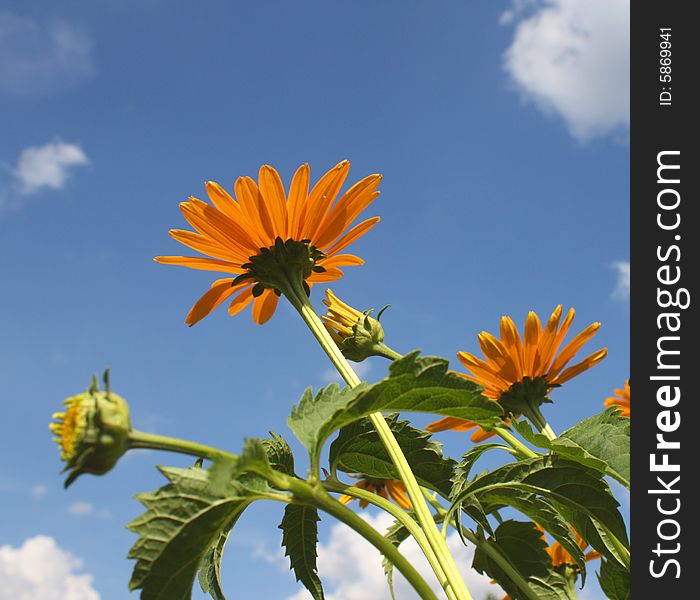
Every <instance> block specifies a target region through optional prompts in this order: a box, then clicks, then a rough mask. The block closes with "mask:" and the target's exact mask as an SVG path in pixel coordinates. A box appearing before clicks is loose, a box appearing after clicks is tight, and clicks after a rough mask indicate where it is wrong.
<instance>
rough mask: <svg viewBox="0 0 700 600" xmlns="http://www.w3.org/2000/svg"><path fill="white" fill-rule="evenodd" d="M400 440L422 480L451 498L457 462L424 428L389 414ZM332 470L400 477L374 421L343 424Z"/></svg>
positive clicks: (334, 448) (332, 449) (332, 450)
mask: <svg viewBox="0 0 700 600" xmlns="http://www.w3.org/2000/svg"><path fill="white" fill-rule="evenodd" d="M386 419H387V423H388V425H389V427H390V428H391V430H392V432H393V433H394V436H395V437H396V441H397V442H398V444H399V446H400V447H401V450H402V451H403V453H404V455H405V456H406V459H407V460H408V462H409V464H410V465H411V468H412V470H413V473H414V474H415V476H416V478H417V479H418V482H419V483H420V484H421V485H423V486H425V487H427V488H430V489H432V490H435V491H437V492H439V493H440V494H442V495H443V496H444V497H446V498H447V497H449V495H450V490H451V488H452V483H451V478H452V475H453V472H454V467H455V465H456V462H455V461H454V460H452V459H451V458H444V457H443V456H442V450H441V444H440V443H438V442H436V441H434V440H432V439H431V438H430V434H429V433H427V432H426V431H423V430H422V429H416V428H415V427H411V425H410V423H409V422H408V421H399V420H398V415H396V414H394V415H389V416H387V417H386ZM329 462H330V465H331V471H332V472H335V471H336V470H338V469H340V470H341V471H345V472H347V473H362V474H363V475H367V476H369V477H376V478H378V479H399V478H400V477H399V473H398V471H397V469H396V467H395V466H394V463H393V462H392V460H391V457H390V456H389V453H388V452H387V450H386V448H385V446H384V443H383V442H382V440H381V438H380V437H379V434H378V433H377V431H376V430H375V428H374V426H373V425H372V422H371V421H370V420H369V419H367V418H364V419H360V420H358V421H355V422H353V423H351V424H350V425H346V426H345V427H343V428H342V429H341V430H340V432H339V434H338V437H337V438H336V439H335V440H334V441H333V443H332V444H331V446H330V452H329Z"/></svg>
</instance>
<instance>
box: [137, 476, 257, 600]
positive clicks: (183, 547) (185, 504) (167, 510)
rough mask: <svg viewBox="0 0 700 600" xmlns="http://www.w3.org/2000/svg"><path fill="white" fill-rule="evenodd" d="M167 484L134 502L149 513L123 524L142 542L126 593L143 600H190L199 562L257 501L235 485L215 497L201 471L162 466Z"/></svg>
mask: <svg viewBox="0 0 700 600" xmlns="http://www.w3.org/2000/svg"><path fill="white" fill-rule="evenodd" d="M160 471H161V473H163V475H165V477H166V478H167V479H168V481H169V483H168V484H166V485H165V486H163V487H161V488H160V489H158V490H155V491H154V492H151V493H148V494H141V495H139V496H137V498H138V499H139V500H140V501H141V503H142V504H143V505H144V506H145V507H146V509H147V511H146V512H145V513H144V514H143V515H141V516H140V517H138V518H136V519H134V520H133V521H132V522H131V523H129V524H128V525H127V527H128V528H129V529H131V530H132V531H134V532H135V533H137V534H138V535H139V536H140V537H139V539H138V541H137V542H136V543H135V544H134V545H133V547H132V548H131V550H130V552H129V558H134V559H136V564H135V566H134V571H133V575H132V577H131V581H130V583H129V589H132V590H133V589H137V588H140V589H141V590H142V591H141V598H142V600H188V599H189V598H190V596H191V593H192V586H193V584H194V579H195V575H196V572H197V568H198V566H199V564H200V562H201V560H202V557H203V556H204V554H205V553H206V552H207V550H208V549H209V547H210V546H211V545H212V543H213V542H214V541H215V540H216V539H217V538H218V536H219V534H220V532H221V531H222V529H223V528H224V527H225V526H226V525H227V523H229V522H230V521H231V520H232V519H233V517H234V516H235V515H236V514H237V513H239V512H240V511H241V510H243V508H245V506H246V505H247V504H249V503H250V502H252V501H253V500H255V499H256V497H255V496H254V495H251V494H249V493H248V492H247V491H246V490H245V489H244V488H243V487H242V486H240V485H238V484H237V483H236V482H230V484H229V485H228V486H227V488H226V489H225V490H223V491H222V492H215V491H214V490H213V488H212V486H211V484H210V481H209V479H208V477H207V474H206V472H205V471H203V470H202V469H199V468H192V467H190V468H189V469H175V468H166V467H160Z"/></svg>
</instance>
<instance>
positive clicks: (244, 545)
mask: <svg viewBox="0 0 700 600" xmlns="http://www.w3.org/2000/svg"><path fill="white" fill-rule="evenodd" d="M526 4H527V3H526ZM522 5H523V3H519V2H516V3H511V2H506V1H501V2H481V3H476V2H440V3H437V4H436V3H422V2H415V1H412V2H401V3H399V2H395V1H393V0H392V1H386V2H382V3H370V2H355V3H338V2H304V3H287V2H267V1H266V2H247V3H244V2H236V3H231V2H213V1H212V2H205V3H198V4H193V3H184V2H183V3H174V4H173V3H165V2H163V1H160V0H149V1H148V2H133V1H127V2H121V3H117V2H112V1H108V0H101V1H100V2H97V3H95V2H84V1H78V0H75V1H72V2H64V3H60V4H57V3H50V2H38V1H23V2H11V1H10V2H5V3H4V4H3V8H2V9H0V131H2V135H0V273H1V276H2V278H1V281H2V284H1V285H2V288H1V295H0V306H1V308H2V309H1V310H0V329H1V331H2V335H1V336H0V401H1V402H2V406H3V408H4V423H5V431H4V435H3V438H2V439H3V441H2V451H3V454H4V456H5V457H6V459H5V460H4V461H3V465H2V467H0V498H2V505H3V511H2V513H1V515H0V531H1V532H2V536H1V537H0V582H3V578H4V579H6V581H5V582H4V584H5V586H6V587H5V589H10V587H7V586H10V585H15V584H16V583H17V579H12V577H11V576H10V575H8V573H9V572H10V567H8V566H7V565H10V566H11V565H12V564H19V562H18V561H22V560H24V561H30V560H31V559H34V558H36V557H39V556H41V557H44V558H46V559H47V560H49V558H51V559H55V561H56V564H57V565H59V566H58V567H57V569H58V570H59V571H60V569H63V571H60V572H61V573H63V575H61V577H63V579H62V580H61V581H64V582H65V581H66V578H74V581H77V582H78V583H77V584H76V585H78V587H79V588H80V590H82V591H81V592H76V593H75V594H76V595H70V594H69V593H68V592H66V593H65V594H64V595H57V596H56V599H57V600H95V598H97V597H99V598H101V599H102V600H117V599H121V598H125V597H127V592H126V583H127V581H128V578H129V573H130V569H131V562H130V561H127V560H126V559H125V556H126V553H127V551H128V548H129V547H130V545H131V544H132V543H133V542H134V540H135V537H134V536H133V535H132V534H131V533H129V532H128V531H126V530H125V529H124V528H123V524H124V523H125V522H126V521H128V520H130V519H132V518H133V517H135V516H136V515H138V514H139V513H140V511H141V508H140V505H139V504H138V503H137V502H136V501H135V500H134V499H133V497H132V496H133V494H135V493H137V492H141V491H146V490H150V489H153V488H155V487H158V486H160V485H161V484H162V480H161V478H160V476H159V475H158V474H157V473H156V471H155V469H154V465H155V464H159V463H160V464H175V465H184V464H187V461H186V460H182V459H180V458H178V457H173V456H166V455H156V454H154V453H146V452H141V453H133V454H130V455H128V456H127V457H126V458H125V459H124V460H123V461H122V462H121V463H120V464H119V466H118V468H117V469H116V470H115V471H113V472H112V473H110V474H109V475H108V476H106V477H101V478H97V477H89V476H86V477H83V478H82V479H80V480H78V482H77V483H76V484H75V485H74V486H73V487H72V488H71V489H70V490H69V491H67V492H64V491H63V490H62V478H61V476H59V474H58V471H59V469H60V467H61V465H60V463H59V461H58V456H57V450H56V448H55V447H54V445H53V443H52V442H51V438H50V435H49V433H48V431H47V422H48V420H49V418H50V415H51V413H52V412H54V411H55V410H57V408H58V407H59V406H60V403H61V401H62V399H63V398H64V397H66V396H69V395H72V394H74V393H77V392H79V391H81V390H82V389H84V388H85V387H86V386H87V385H88V383H89V380H90V377H91V375H92V373H93V372H96V371H101V370H102V369H103V368H104V367H106V366H110V367H111V370H112V382H113V388H114V389H115V390H116V391H117V392H119V393H120V394H122V395H123V396H124V397H125V398H127V400H128V401H129V402H130V404H131V407H132V411H133V418H134V423H135V426H136V427H138V428H139V429H144V430H150V431H154V432H157V433H162V434H169V435H175V436H181V437H186V438H190V439H194V440H200V441H204V442H208V443H210V444H213V445H220V446H221V447H223V448H227V449H230V450H232V451H236V450H237V449H238V448H239V447H240V445H241V441H242V439H243V438H244V437H246V436H262V435H265V433H266V432H267V431H268V430H269V429H272V430H274V431H276V432H279V433H283V434H285V435H286V436H287V437H288V438H290V437H291V434H289V435H287V433H288V430H287V427H286V418H287V416H288V414H289V411H290V408H291V406H292V404H293V403H295V402H296V401H297V399H298V398H299V396H300V394H301V392H302V391H303V389H304V388H305V387H306V386H307V385H312V386H314V387H318V386H321V385H324V384H325V383H327V382H328V380H329V374H328V372H329V365H328V364H326V362H324V356H323V355H322V353H321V351H320V350H319V349H318V348H317V347H316V346H315V345H314V342H313V340H312V339H311V338H310V336H309V334H307V332H306V331H305V330H304V327H303V324H302V323H301V322H300V321H299V319H298V317H296V316H295V315H294V314H292V312H291V310H288V309H287V307H286V306H284V307H282V309H281V310H278V313H277V314H276V315H275V317H274V318H273V319H272V320H271V321H270V322H269V323H268V324H266V325H264V326H262V327H260V326H255V325H254V324H253V323H252V320H251V318H250V314H249V311H246V312H245V313H243V314H241V315H239V316H237V317H235V318H230V317H228V316H227V314H226V312H225V310H219V311H217V312H215V313H214V314H212V315H210V316H209V317H207V318H206V319H205V320H204V321H202V322H201V323H199V324H198V325H196V326H195V327H194V328H191V329H189V328H187V327H186V326H185V325H184V318H185V315H186V313H187V311H188V309H189V307H190V306H191V304H192V303H193V302H194V301H195V300H196V299H197V298H198V297H199V295H201V293H203V292H204V291H205V290H206V289H208V287H209V284H210V282H211V281H212V280H213V279H214V278H215V276H214V275H212V274H209V273H206V272H200V271H191V270H187V269H181V268H177V267H167V266H162V265H158V264H156V263H154V262H153V261H152V260H151V259H152V257H153V256H155V255H159V254H178V253H180V248H179V247H178V244H177V243H176V242H174V241H173V240H171V239H170V238H169V237H168V236H167V230H168V229H170V228H184V227H185V222H184V220H183V219H182V217H181V215H180V213H179V210H178V203H179V202H180V201H182V200H184V199H186V197H187V196H189V195H195V196H200V197H202V196H204V188H203V182H204V181H206V180H209V179H212V180H214V181H218V182H219V183H221V184H222V185H224V186H225V187H227V188H229V189H231V187H232V184H233V181H234V180H235V178H236V177H238V176H239V175H255V174H256V173H257V170H258V167H259V166H260V165H261V164H264V163H268V164H271V165H273V166H275V167H276V168H277V169H278V170H279V172H280V174H281V176H282V178H283V180H284V181H285V183H286V184H288V182H289V180H290V178H291V175H292V173H293V172H294V170H295V169H296V167H297V166H298V165H299V164H301V163H303V162H309V164H310V165H311V172H312V179H314V180H315V179H316V178H318V177H319V176H320V175H321V174H323V173H324V172H325V171H326V170H327V169H329V168H330V167H332V166H333V165H334V164H336V163H337V162H338V161H340V160H342V159H345V158H347V159H349V160H350V162H351V164H352V167H351V171H350V176H349V179H348V181H352V182H354V181H356V180H358V179H360V178H361V177H364V176H365V175H368V174H370V173H374V172H380V173H382V174H383V175H384V180H383V183H382V185H381V190H382V195H381V196H380V198H379V199H378V200H377V201H376V202H375V204H374V205H373V206H372V207H371V209H370V210H369V211H368V212H367V214H368V216H372V215H374V214H379V215H381V217H382V222H381V223H380V225H378V226H377V227H376V228H375V229H374V230H373V231H372V232H371V233H370V234H368V235H367V236H366V237H364V238H363V239H362V240H361V241H360V242H359V243H357V244H356V246H354V249H355V251H356V252H357V253H358V254H359V255H361V256H362V257H363V258H364V259H365V260H366V261H367V264H366V265H365V266H363V267H358V268H348V269H347V270H346V276H345V277H344V278H343V279H342V280H340V281H339V282H337V283H336V284H334V285H333V286H332V289H333V290H334V291H335V292H336V293H337V294H338V295H339V296H340V297H341V298H343V299H346V300H347V301H349V302H350V303H351V304H353V305H355V306H356V307H358V308H361V309H364V308H369V307H372V306H374V307H381V306H383V305H384V304H387V303H390V304H391V305H392V307H391V308H390V309H389V310H388V311H387V312H386V314H385V316H384V317H383V322H384V324H385V330H386V333H387V340H388V342H389V343H390V345H391V346H393V347H394V348H396V349H397V350H399V351H408V350H410V349H414V348H421V349H423V350H424V351H425V352H426V353H431V354H439V355H443V356H447V357H449V358H451V359H453V361H454V366H455V368H457V365H458V363H457V361H456V360H454V355H455V353H456V352H457V351H458V350H467V351H473V352H476V351H477V350H478V346H477V344H476V334H477V333H478V332H480V331H482V330H488V331H492V332H497V330H498V320H499V318H500V316H501V315H502V314H509V315H511V316H512V317H513V318H514V319H515V320H516V322H517V323H518V324H520V325H522V323H523V322H524V318H525V315H526V314H527V311H528V310H531V309H533V310H535V311H537V312H538V313H539V314H540V316H543V317H544V318H546V317H547V316H548V315H549V313H550V312H551V311H552V310H553V308H554V307H555V306H556V305H557V304H559V303H561V304H563V305H564V306H565V308H568V307H569V306H574V307H575V308H576V310H577V317H576V320H575V322H574V329H575V330H577V331H578V330H580V329H582V328H583V327H585V326H586V325H588V324H589V323H591V322H593V321H601V322H602V324H603V326H602V328H601V330H600V332H599V334H598V335H597V336H596V338H595V339H594V341H593V342H592V343H591V344H590V345H589V348H587V349H589V350H590V351H591V352H592V351H593V350H595V349H598V348H599V347H603V346H606V347H608V349H609V356H608V358H607V359H606V360H605V361H603V363H602V364H601V365H600V366H598V367H596V368H595V369H594V370H593V371H590V372H588V373H586V374H584V375H582V376H581V377H579V378H578V379H577V380H575V381H573V382H571V383H570V384H567V385H566V386H565V387H564V388H563V389H561V390H557V391H555V392H554V394H553V398H554V399H555V404H554V405H553V406H550V407H547V411H548V412H547V416H548V417H549V418H550V421H551V423H552V425H553V427H554V429H555V430H562V429H564V428H566V427H569V426H571V425H573V424H574V423H575V422H576V421H577V420H579V419H581V418H584V417H586V416H589V415H591V414H593V413H594V412H598V411H599V410H600V408H601V403H602V401H603V400H604V398H605V397H606V396H608V395H609V394H610V392H611V391H612V390H613V389H614V388H616V387H620V386H621V385H622V383H623V381H624V380H625V379H626V378H627V377H628V372H629V368H628V361H629V305H628V301H627V297H626V290H628V289H629V282H628V279H627V284H626V285H625V281H624V273H625V268H627V269H628V266H627V265H628V263H627V261H628V258H629V226H628V212H629V185H628V172H629V146H628V141H627V137H628V132H627V119H628V116H627V112H626V111H627V103H628V96H626V94H628V79H627V77H628V74H627V61H628V56H627V55H626V54H625V52H626V50H627V38H625V35H621V34H620V31H621V30H620V28H619V27H618V26H619V25H620V24H622V27H623V29H622V32H623V33H624V26H625V25H626V22H627V21H626V15H627V12H628V8H629V3H628V2H625V1H624V0H618V1H616V2H612V3H609V7H608V8H605V7H603V3H602V2H601V1H600V0H596V1H595V2H589V3H585V2H582V1H581V0H578V1H577V2H569V3H563V2H559V1H555V2H552V3H550V4H548V5H546V6H545V5H543V4H539V3H537V2H534V3H529V4H528V6H527V7H525V8H524V9H523V8H522ZM606 6H607V5H606ZM615 19H617V21H615ZM611 20H612V23H611ZM581 28H583V31H584V33H585V32H586V28H588V33H589V35H583V36H580V35H579V34H577V33H576V32H577V31H580V30H581ZM552 32H555V33H557V35H555V36H552V35H547V34H548V33H552ZM627 35H628V31H627ZM611 52H612V53H611ZM603 55H604V56H603ZM562 57H563V58H562ZM611 57H612V58H611ZM559 59H561V60H559ZM605 61H608V62H607V63H606V62H605ZM601 64H605V65H607V66H606V69H607V70H605V74H604V75H602V74H601V73H603V71H601V70H599V69H598V67H599V66H600V65H601ZM596 74H601V75H600V77H598V76H597V75H596ZM627 273H628V271H627ZM320 296H321V288H320V287H319V288H317V289H315V290H314V297H313V300H314V301H315V302H316V303H317V305H319V306H320ZM368 364H369V367H364V368H363V372H364V375H365V377H366V378H367V379H369V380H376V379H379V378H381V377H382V376H383V374H384V372H385V369H386V364H385V363H382V362H381V361H378V360H377V361H372V362H371V363H368ZM416 422H417V423H425V422H426V419H425V418H423V417H417V418H416ZM440 439H441V441H444V443H445V449H446V452H447V453H448V454H451V455H453V456H458V455H459V454H460V453H461V452H463V451H464V450H465V449H466V448H467V447H468V446H469V442H468V440H467V438H466V437H465V436H464V434H458V433H446V434H442V435H441V437H440ZM299 456H300V457H302V456H303V455H302V454H301V453H299ZM300 460H302V459H300ZM278 512H279V511H278V509H277V507H274V506H267V505H262V506H260V507H255V508H253V509H252V510H251V511H250V513H249V514H246V516H245V518H244V519H242V520H241V522H240V525H239V526H238V528H237V532H236V535H235V536H234V539H233V541H232V542H231V544H230V546H229V549H228V555H227V557H226V559H225V564H224V578H225V579H224V581H225V583H226V584H228V586H229V589H234V587H235V586H240V588H241V590H242V591H241V592H239V594H238V596H239V597H243V598H245V597H250V596H251V593H252V592H253V590H255V593H256V594H258V595H260V596H261V597H269V598H283V599H284V598H291V597H292V596H294V595H295V594H296V592H297V586H296V584H295V583H294V580H293V577H292V576H291V575H290V574H288V573H287V572H286V567H285V565H284V562H283V561H282V560H281V559H280V558H279V556H280V555H279V552H278V546H279V535H278V534H279V532H278V530H277V529H276V525H277V519H278V518H279V517H278V514H277V513H278ZM272 518H274V519H275V520H274V521H273V522H270V519H272ZM330 526H331V523H330V519H325V520H324V526H323V530H322V539H323V541H324V543H326V542H328V547H327V550H328V553H329V556H330V554H331V550H332V548H331V542H332V541H333V539H335V538H333V535H336V534H337V535H341V534H339V533H338V532H337V531H331V528H330ZM37 536H46V537H39V538H38V537H37ZM329 536H330V537H329ZM49 538H50V541H47V540H49ZM37 539H39V540H40V542H41V543H38V542H36V540H37ZM27 540H30V541H31V540H34V545H31V546H27V543H28V542H27ZM52 544H53V545H52ZM42 552H43V553H44V554H42ZM33 553H34V554H33ZM47 557H48V558H47ZM71 557H72V558H71ZM75 557H77V558H79V559H80V560H81V561H82V564H81V566H77V565H76V564H75V563H74V562H72V561H74V559H75ZM36 560H38V558H36ZM13 561H14V562H13ZM325 564H327V565H328V566H327V569H328V573H330V574H332V576H333V577H335V578H336V579H331V581H330V583H329V590H331V591H334V593H335V596H333V595H332V594H331V596H332V597H333V598H336V599H337V600H341V598H342V600H353V598H354V597H353V596H352V594H353V593H354V592H352V591H349V590H350V588H349V587H346V588H343V585H345V586H348V585H351V582H350V583H349V582H348V581H346V580H344V579H343V577H344V575H343V574H342V573H337V572H333V568H334V566H333V565H331V558H328V559H327V560H326V563H325ZM322 566H323V565H322ZM59 567H60V568H59ZM84 575H90V576H92V582H91V583H90V582H89V581H88V580H87V579H85V578H83V579H81V577H82V576H84ZM322 575H323V573H322ZM593 579H595V578H594V577H591V581H592V580H593ZM71 581H73V580H71ZM8 582H9V583H8ZM81 586H82V587H81ZM0 587H2V585H0ZM37 589H39V588H37ZM6 593H9V592H6ZM37 593H38V592H37ZM56 593H58V592H56ZM95 593H97V594H99V596H96V595H95ZM382 593H383V592H382ZM2 594H3V592H2V591H0V598H3V600H4V598H5V596H3V595H2ZM81 594H82V595H81ZM7 597H8V598H9V597H10V596H7ZM12 597H13V598H14V597H16V596H12ZM27 597H28V598H29V597H30V596H27ZM36 597H37V598H38V597H42V598H44V596H36ZM133 597H136V596H135V595H134V596H133ZM196 597H198V596H196ZM301 597H302V596H299V598H301ZM376 597H377V599H379V598H383V596H381V595H377V596H376ZM588 597H589V598H593V597H595V596H594V595H592V594H591V595H590V596H588ZM49 600H50V599H49Z"/></svg>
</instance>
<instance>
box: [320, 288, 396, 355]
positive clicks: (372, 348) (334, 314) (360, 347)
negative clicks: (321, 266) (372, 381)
mask: <svg viewBox="0 0 700 600" xmlns="http://www.w3.org/2000/svg"><path fill="white" fill-rule="evenodd" d="M323 303H324V304H325V305H326V306H327V307H328V314H327V315H326V316H323V317H322V319H323V322H324V324H325V326H326V329H327V330H328V332H329V333H330V334H331V337H332V338H333V340H334V341H335V343H336V344H337V345H338V348H340V350H341V352H342V353H343V355H344V356H345V358H348V359H349V360H354V361H355V362H361V361H363V360H364V359H365V358H367V357H368V356H387V350H388V348H387V347H386V346H385V345H384V329H383V328H382V326H381V324H380V323H379V317H381V314H382V312H383V311H384V308H383V309H382V310H381V311H379V314H378V315H377V318H376V319H373V318H372V317H371V316H370V315H371V314H372V312H373V310H367V311H365V312H360V311H359V310H357V309H354V308H352V307H351V306H349V305H347V304H345V302H343V301H341V300H340V299H339V298H338V297H337V296H336V295H335V294H334V293H333V292H332V291H331V290H326V299H325V300H324V301H323ZM385 308H386V307H385ZM391 358H393V356H392V357H391Z"/></svg>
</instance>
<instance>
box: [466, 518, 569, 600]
mask: <svg viewBox="0 0 700 600" xmlns="http://www.w3.org/2000/svg"><path fill="white" fill-rule="evenodd" d="M541 536H542V534H541V532H540V531H539V530H538V529H537V528H536V527H535V525H534V524H533V523H530V522H527V523H525V522H522V521H504V522H503V523H501V524H500V525H499V526H498V527H497V528H496V531H495V535H494V537H493V538H489V539H488V540H486V541H485V542H483V543H482V544H478V545H477V547H476V550H475V552H474V562H473V564H472V566H473V567H474V569H476V570H477V571H479V572H480V573H484V574H486V575H488V576H489V577H491V578H493V579H495V580H496V581H497V582H498V583H499V585H500V586H501V587H502V588H503V589H504V590H505V591H506V592H508V594H509V595H510V597H511V598H512V599H513V600H521V599H522V598H525V596H524V595H523V593H522V592H521V590H520V588H519V587H518V585H517V584H516V583H515V582H514V581H513V580H512V579H511V578H510V577H509V575H508V574H507V572H506V571H505V570H504V569H502V568H501V567H500V566H499V565H498V564H497V563H496V562H495V561H494V560H493V559H492V558H491V557H490V556H489V555H488V554H487V552H486V550H485V546H486V545H490V546H491V547H492V548H494V549H495V550H497V551H499V552H500V553H501V556H502V557H503V558H505V559H506V560H507V561H508V562H509V563H510V565H511V567H512V568H513V569H515V570H516V571H517V572H518V573H519V574H520V575H521V576H522V577H523V579H525V581H527V583H528V585H529V587H530V588H531V589H532V590H533V591H534V592H535V594H536V595H537V598H539V599H540V600H568V599H569V596H568V594H567V587H568V586H567V582H566V579H565V578H564V577H563V576H562V575H561V574H560V573H559V572H558V571H557V570H556V569H554V568H553V567H552V562H551V559H550V557H549V555H548V554H547V552H546V550H545V548H546V547H547V543H546V542H545V541H544V540H543V539H542V537H541Z"/></svg>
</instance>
